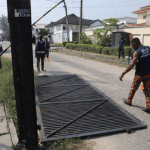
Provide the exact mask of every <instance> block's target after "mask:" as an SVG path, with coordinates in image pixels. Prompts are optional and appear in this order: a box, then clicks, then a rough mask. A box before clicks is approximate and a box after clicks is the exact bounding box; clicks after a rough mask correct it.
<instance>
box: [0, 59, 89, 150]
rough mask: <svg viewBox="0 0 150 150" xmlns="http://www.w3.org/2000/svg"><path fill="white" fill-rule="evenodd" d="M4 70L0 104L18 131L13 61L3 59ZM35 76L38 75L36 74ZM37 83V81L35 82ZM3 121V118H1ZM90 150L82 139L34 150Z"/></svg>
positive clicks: (0, 77)
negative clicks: (4, 107) (3, 106)
mask: <svg viewBox="0 0 150 150" xmlns="http://www.w3.org/2000/svg"><path fill="white" fill-rule="evenodd" d="M1 60H2V69H0V104H2V105H5V106H6V108H7V112H8V114H7V116H6V118H8V119H9V118H12V119H13V122H14V125H15V127H16V131H17V134H19V131H18V121H17V110H16V101H15V90H14V83H13V70H12V60H11V59H6V58H3V57H2V59H1ZM34 75H38V73H37V72H34ZM35 82H36V81H35ZM0 121H3V118H0ZM13 149H14V150H26V148H25V145H24V144H17V145H15V146H14V145H13ZM34 149H35V150H90V149H89V148H88V146H87V145H86V144H85V142H84V141H82V140H80V139H65V140H63V141H62V140H61V141H55V142H49V143H47V144H46V145H39V146H38V147H37V148H33V150H34Z"/></svg>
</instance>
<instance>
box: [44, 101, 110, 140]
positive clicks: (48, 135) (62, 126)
mask: <svg viewBox="0 0 150 150" xmlns="http://www.w3.org/2000/svg"><path fill="white" fill-rule="evenodd" d="M107 101H108V99H107V100H105V101H104V102H102V103H100V104H98V105H96V106H94V107H93V108H91V109H90V110H88V111H86V112H85V113H83V114H82V115H80V116H78V117H76V118H75V119H74V120H72V121H70V122H68V123H67V124H65V125H64V126H62V127H60V128H59V129H57V130H55V131H54V132H52V133H51V134H49V135H47V136H46V138H48V137H50V136H52V135H53V134H55V133H57V132H58V131H60V130H62V129H63V128H65V127H67V126H68V125H70V124H71V123H73V122H75V121H76V120H78V119H80V118H81V117H82V116H84V115H86V114H87V113H89V112H91V111H92V110H94V109H96V108H97V107H99V106H100V105H102V104H104V103H105V102H107Z"/></svg>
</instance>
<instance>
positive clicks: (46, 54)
mask: <svg viewBox="0 0 150 150" xmlns="http://www.w3.org/2000/svg"><path fill="white" fill-rule="evenodd" d="M47 39H48V38H47V36H46V37H45V47H46V50H45V58H44V60H46V57H47V61H49V49H50V44H49V42H48V40H47Z"/></svg>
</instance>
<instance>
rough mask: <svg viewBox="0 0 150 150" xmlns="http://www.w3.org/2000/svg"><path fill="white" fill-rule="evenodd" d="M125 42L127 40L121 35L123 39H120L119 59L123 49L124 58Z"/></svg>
mask: <svg viewBox="0 0 150 150" xmlns="http://www.w3.org/2000/svg"><path fill="white" fill-rule="evenodd" d="M124 43H125V40H124V39H123V37H121V39H120V40H119V56H118V58H119V59H120V53H121V51H122V58H123V59H124Z"/></svg>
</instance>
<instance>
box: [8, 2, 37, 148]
mask: <svg viewBox="0 0 150 150" xmlns="http://www.w3.org/2000/svg"><path fill="white" fill-rule="evenodd" d="M7 10H8V21H9V24H10V39H11V53H12V65H13V78H14V87H15V98H16V108H17V116H18V126H19V143H23V141H25V146H26V148H27V149H28V150H29V149H32V148H33V147H36V146H38V135H37V120H36V107H35V91H34V72H33V54H32V30H31V6H30V0H7ZM31 146H32V148H31Z"/></svg>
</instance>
